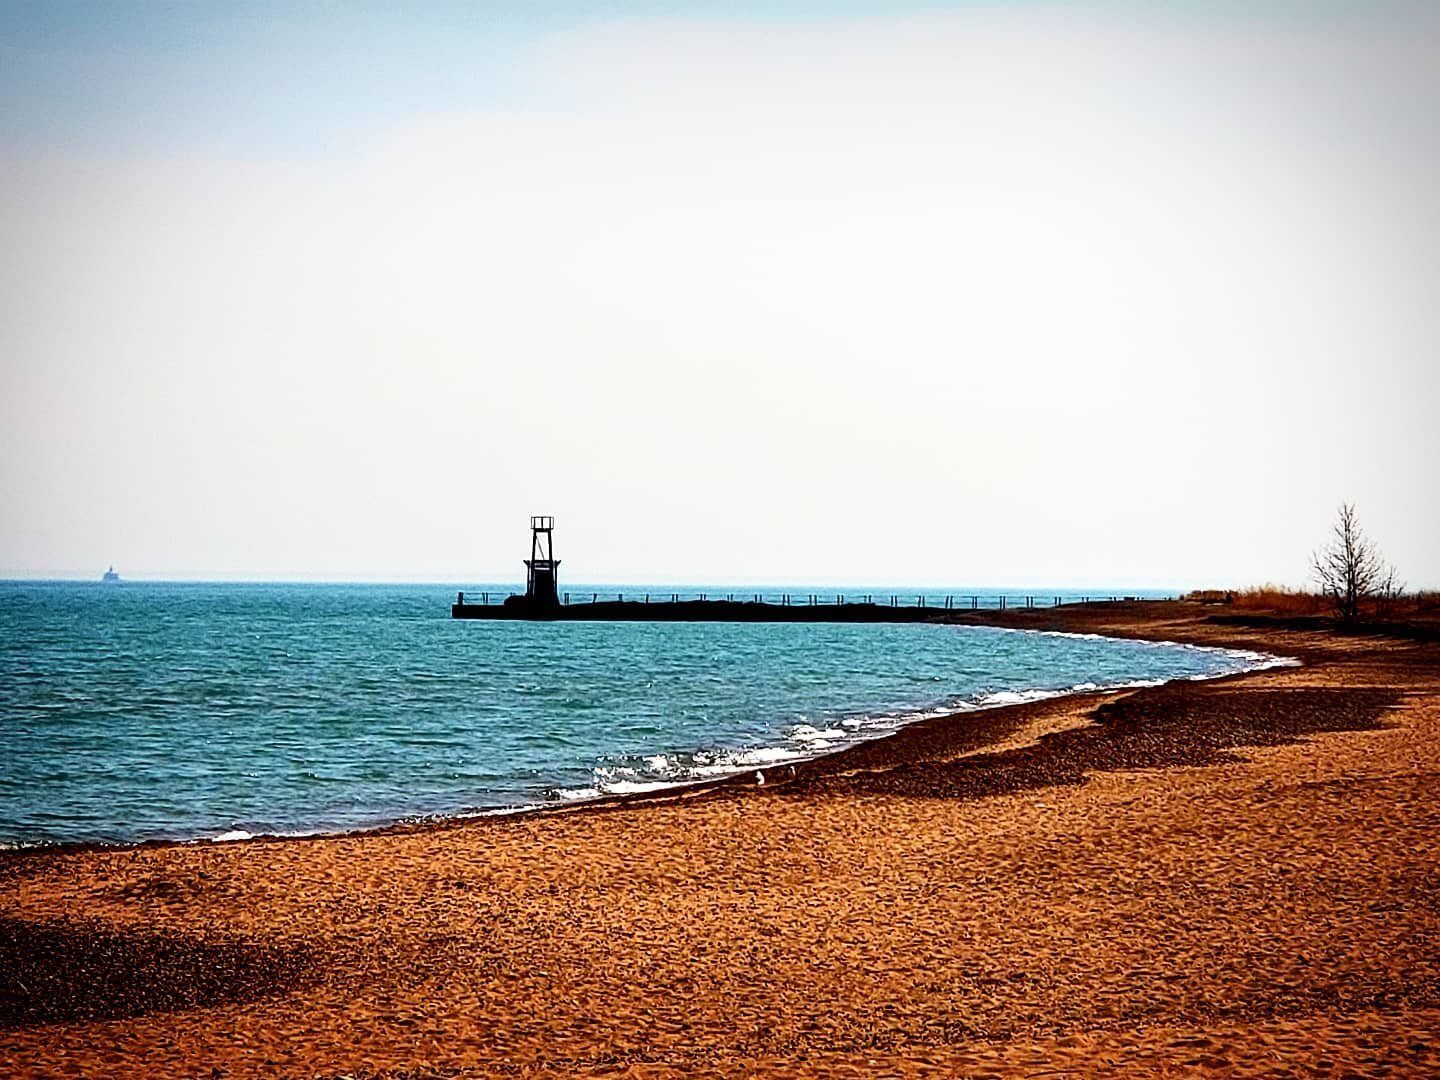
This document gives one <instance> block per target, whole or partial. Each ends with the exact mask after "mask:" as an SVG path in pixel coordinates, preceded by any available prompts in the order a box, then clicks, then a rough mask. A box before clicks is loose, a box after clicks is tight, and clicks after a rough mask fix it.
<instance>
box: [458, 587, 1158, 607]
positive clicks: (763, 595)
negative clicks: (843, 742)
mask: <svg viewBox="0 0 1440 1080" xmlns="http://www.w3.org/2000/svg"><path fill="white" fill-rule="evenodd" d="M511 595H513V594H512V593H509V592H495V591H480V592H461V593H460V594H459V597H458V599H457V603H458V604H460V605H461V606H466V607H468V606H475V607H488V606H491V605H500V604H504V603H505V600H506V598H507V597H509V596H511ZM1168 599H1171V597H1159V596H1124V595H1119V594H1115V595H1095V596H1079V595H1073V594H1066V595H1053V594H1052V595H1041V594H1017V595H1013V596H1012V595H999V594H986V593H828V592H827V593H788V592H618V591H617V592H610V591H604V592H595V591H590V592H578V591H569V592H562V593H561V594H560V603H561V606H563V607H579V606H585V605H589V604H612V603H627V602H628V603H636V604H680V603H695V602H707V601H715V602H721V601H723V602H725V603H730V604H750V603H753V604H770V605H775V606H779V607H842V606H846V605H856V604H865V605H870V606H875V607H904V608H934V609H937V610H944V611H982V610H984V611H1005V610H1008V609H1011V608H1037V607H1059V606H1061V605H1062V604H1087V605H1088V604H1097V603H1116V602H1119V601H1136V600H1168Z"/></svg>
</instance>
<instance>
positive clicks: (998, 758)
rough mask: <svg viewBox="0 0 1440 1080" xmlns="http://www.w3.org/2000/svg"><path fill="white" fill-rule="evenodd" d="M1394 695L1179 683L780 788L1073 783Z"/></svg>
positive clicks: (1204, 754) (1323, 719) (1280, 731)
mask: <svg viewBox="0 0 1440 1080" xmlns="http://www.w3.org/2000/svg"><path fill="white" fill-rule="evenodd" d="M1399 699H1400V694H1398V693H1396V692H1394V691H1391V690H1375V689H1355V688H1334V689H1329V688H1296V689H1278V690H1277V689H1254V690H1250V689H1241V688H1231V687H1223V686H1215V687H1213V688H1210V687H1202V686H1199V685H1197V684H1195V683H1178V684H1170V685H1167V686H1159V687H1155V688H1154V689H1147V690H1139V691H1136V692H1135V693H1133V694H1131V695H1129V696H1128V697H1125V698H1122V699H1121V700H1119V701H1114V702H1110V703H1108V704H1105V705H1102V706H1100V707H1099V708H1097V709H1095V710H1094V712H1092V713H1091V717H1092V718H1093V719H1094V721H1095V722H1094V723H1093V724H1091V725H1088V726H1086V727H1082V728H1076V729H1074V730H1070V731H1062V732H1057V733H1054V734H1051V735H1046V736H1044V737H1042V738H1041V739H1040V740H1038V741H1037V742H1036V743H1035V744H1033V745H1031V746H1025V747H1021V748H1019V749H1015V750H1007V751H1002V752H998V753H990V754H976V755H974V756H972V757H966V758H962V759H960V760H958V761H949V762H925V761H919V762H916V763H914V764H900V765H895V766H893V767H891V768H886V769H880V770H875V771H861V772H855V773H850V774H846V775H835V776H825V775H818V776H801V777H798V778H797V779H796V780H795V781H794V782H792V783H791V784H788V785H786V786H785V788H784V789H783V791H784V792H786V793H794V794H809V793H815V794H822V793H841V792H845V793H855V794H860V793H865V794H887V795H905V796H910V797H914V798H946V799H973V798H982V797H984V796H987V795H1003V794H1009V793H1012V792H1017V791H1027V790H1033V789H1036V788H1044V787H1051V786H1054V785H1057V784H1078V783H1081V782H1083V781H1084V779H1085V776H1086V774H1088V773H1092V772H1113V771H1120V770H1133V769H1157V768H1168V767H1173V766H1177V765H1216V764H1221V763H1224V762H1231V761H1239V760H1242V758H1241V757H1240V755H1238V754H1235V753H1233V751H1234V750H1235V749H1236V748H1238V747H1244V746H1279V745H1283V744H1286V743H1293V742H1297V741H1299V740H1301V739H1304V738H1305V737H1307V736H1309V735H1315V734H1319V733H1321V732H1327V731H1365V730H1370V729H1375V728H1379V727H1382V726H1384V725H1383V721H1382V717H1383V715H1384V713H1385V711H1386V710H1387V709H1389V708H1391V707H1392V706H1394V705H1395V704H1396V703H1397V702H1398V701H1399Z"/></svg>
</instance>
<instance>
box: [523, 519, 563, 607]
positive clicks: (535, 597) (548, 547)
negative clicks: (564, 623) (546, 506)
mask: <svg viewBox="0 0 1440 1080" xmlns="http://www.w3.org/2000/svg"><path fill="white" fill-rule="evenodd" d="M559 569H560V560H559V559H557V558H555V519H554V518H553V517H550V516H549V515H541V516H538V517H532V518H531V519H530V558H528V559H526V560H525V603H526V605H527V606H528V607H532V608H553V607H559V606H560V594H559V592H558V591H557V588H558V586H559V574H558V571H559Z"/></svg>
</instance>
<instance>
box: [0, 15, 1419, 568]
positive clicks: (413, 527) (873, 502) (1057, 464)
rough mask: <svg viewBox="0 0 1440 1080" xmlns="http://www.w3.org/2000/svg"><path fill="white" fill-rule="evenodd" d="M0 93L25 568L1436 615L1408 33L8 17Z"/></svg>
mask: <svg viewBox="0 0 1440 1080" xmlns="http://www.w3.org/2000/svg"><path fill="white" fill-rule="evenodd" d="M0 102H3V108H0V251H3V252H4V253H5V254H4V255H3V256H0V362H3V365H4V366H3V370H0V575H14V574H22V575H35V574H39V575H78V576H84V577H89V576H93V575H94V574H95V573H98V571H99V570H100V569H103V568H104V566H105V565H106V564H108V563H110V562H114V563H116V564H117V565H118V566H119V567H120V569H121V570H122V572H128V573H129V574H131V575H133V576H145V575H151V576H165V577H210V578H216V577H218V578H284V577H299V578H325V579H337V578H340V579H343V578H354V579H428V580H453V581H457V582H465V581H476V580H493V579H496V578H500V579H504V578H513V577H514V576H515V575H516V573H517V570H518V567H519V564H518V561H517V560H518V558H519V556H520V554H521V551H520V548H521V547H523V544H524V523H525V520H526V518H527V517H528V515H529V514H531V513H552V514H555V515H556V516H557V517H558V518H559V519H560V543H561V545H562V556H563V557H564V558H565V560H566V569H567V571H569V573H570V574H571V580H581V579H588V580H627V579H628V580H642V579H643V580H651V581H666V580H672V581H695V580H712V581H716V582H722V581H734V582H744V581H767V582H785V581H794V582H797V583H801V582H804V581H815V582H826V581H830V582H853V581H864V582H874V583H877V584H883V583H886V582H906V583H917V584H927V583H929V584H937V585H956V586H959V585H964V584H974V585H986V584H1005V585H1011V584H1016V585H1019V584H1034V585H1044V584H1056V585H1065V584H1076V585H1082V584H1083V585H1087V586H1091V585H1093V586H1100V585H1115V586H1123V585H1127V584H1129V585H1135V586H1141V585H1157V586H1168V585H1180V586H1183V585H1209V584H1216V585H1243V584H1247V583H1253V582H1263V581H1277V582H1281V583H1290V584H1299V583H1301V582H1303V580H1304V578H1305V573H1306V561H1307V556H1308V553H1309V551H1310V549H1311V548H1312V547H1313V546H1314V545H1315V544H1316V543H1317V542H1319V541H1320V540H1322V539H1323V537H1324V534H1325V530H1326V529H1327V527H1328V524H1329V520H1330V518H1331V516H1332V514H1333V511H1334V508H1335V506H1336V505H1337V504H1338V503H1339V502H1340V501H1341V500H1342V499H1348V500H1353V501H1355V502H1356V503H1358V504H1359V507H1360V512H1361V517H1362V521H1364V522H1365V524H1366V525H1367V526H1368V527H1369V528H1370V531H1371V532H1372V533H1373V534H1374V535H1375V537H1376V539H1378V540H1379V541H1380V542H1381V543H1382V545H1383V546H1384V548H1385V549H1386V550H1387V552H1389V553H1390V555H1391V556H1392V557H1393V558H1394V560H1395V562H1397V563H1398V564H1399V566H1400V570H1401V572H1402V574H1403V575H1404V576H1405V577H1406V578H1407V580H1409V581H1410V582H1411V584H1415V585H1430V586H1435V585H1440V495H1437V490H1440V485H1437V484H1436V483H1435V481H1434V475H1433V474H1434V466H1433V462H1435V461H1437V460H1440V434H1437V432H1440V424H1436V422H1435V417H1436V415H1437V408H1440V377H1437V361H1436V348H1437V341H1440V311H1437V306H1436V304H1435V303H1434V294H1435V282H1436V281H1437V280H1440V205H1437V196H1436V195H1435V192H1436V191H1437V190H1440V16H1437V11H1436V8H1435V7H1434V5H1421V4H1413V3H1386V4H1377V3H1371V4H1359V3H1340V2H1335V3H1325V4H1313V3H1298V2H1297V3H1288V4H1262V5H1257V4H1240V3H1234V4H1200V3H1179V2H1176V3H1168V4H1154V3H1150V4H1140V3H1131V4H1120V3H1101V4H1093V3H1092V4H1064V3H1048V4H1046V3H983V2H971V3H963V4H940V3H929V4H923V3H911V4H862V3H847V4H818V3H817V4H804V3H788V4H759V3H755V4H720V3H712V4H690V5H681V4H658V3H654V4H645V3H630V4H580V3H573V4H543V5H538V4H537V5H514V6H510V7H506V6H498V5H435V4H430V5H424V4H420V5H405V6H401V5H358V4H333V5H331V4H324V5H320V4H313V5H278V4H246V5H218V4H140V5H127V4H118V3H107V4H43V5H41V4H33V5H32V4H0ZM657 517H659V518H663V519H664V521H665V522H666V523H667V525H668V528H669V530H670V535H671V536H672V537H673V538H674V542H673V543H670V544H662V543H661V542H660V541H659V540H657V534H656V531H655V530H654V529H653V527H652V526H653V522H654V519H656V518H657ZM917 518H918V519H920V520H923V521H924V523H925V524H924V526H923V530H922V535H923V536H924V538H925V539H924V541H923V542H922V543H920V544H918V545H917V543H916V542H915V533H914V531H913V523H914V522H915V521H916V520H917ZM787 531H788V532H789V533H790V534H791V535H800V536H803V537H804V538H805V539H804V543H803V550H804V551H805V552H806V556H805V558H804V559H801V558H800V556H799V551H800V550H802V549H801V548H795V547H791V546H789V545H784V544H777V543H776V542H775V540H776V537H777V536H778V535H781V534H782V532H787ZM917 552H918V553H919V555H918V556H917V554H916V553H917Z"/></svg>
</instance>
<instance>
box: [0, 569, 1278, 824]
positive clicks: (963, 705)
mask: <svg viewBox="0 0 1440 1080" xmlns="http://www.w3.org/2000/svg"><path fill="white" fill-rule="evenodd" d="M574 588H576V589H578V590H580V591H582V592H584V591H589V590H590V588H591V587H589V586H576V587H574ZM618 588H619V589H621V590H623V591H625V592H626V593H627V594H637V595H638V594H641V593H643V592H645V591H647V587H646V586H644V585H635V586H622V587H618ZM482 589H490V590H492V591H494V592H497V593H499V592H504V591H505V588H504V587H503V586H495V585H491V586H474V587H467V589H466V592H467V596H468V595H472V591H473V593H474V594H478V593H479V592H480V591H481V590H482ZM648 589H649V590H650V591H653V592H654V593H655V594H656V596H657V598H658V596H659V595H661V594H664V595H669V594H670V593H671V592H674V591H676V590H675V587H674V586H653V587H648ZM602 591H608V592H612V593H613V592H615V591H617V587H616V586H607V587H604V589H603V590H602ZM684 591H686V592H695V591H704V590H700V589H696V588H695V587H687V589H686V590H684ZM708 591H709V592H710V595H711V596H720V595H725V594H727V593H729V592H735V591H737V590H736V589H734V588H732V587H716V588H713V589H711V590H708ZM749 591H755V590H749ZM772 591H773V590H772ZM795 591H797V592H802V591H803V593H804V594H806V595H808V594H810V593H815V592H817V590H815V589H814V588H813V587H810V588H806V589H804V590H795ZM841 591H842V592H846V593H847V595H854V594H860V593H863V592H867V591H868V592H873V593H881V592H882V590H879V589H871V590H865V589H862V588H856V589H852V590H841ZM893 591H894V590H883V592H884V593H885V594H886V595H887V597H888V594H889V593H890V592H893ZM956 592H957V594H958V593H959V590H956ZM819 593H820V595H821V596H822V597H823V596H832V595H833V591H831V590H819ZM967 595H968V594H967ZM1052 595H1054V593H1053V590H1052V591H1050V592H1047V593H1046V597H1047V601H1048V598H1049V597H1050V596H1052ZM910 596H911V600H912V602H913V596H914V590H910ZM453 598H454V592H453V591H452V590H451V589H450V588H449V587H447V586H423V585H420V586H417V585H252V584H224V585H216V584H159V583H155V584H152V583H133V582H131V583H124V584H121V585H100V584H98V583H96V584H82V583H63V582H4V583H0V740H3V752H0V844H6V845H13V844H30V843H47V842H61V841H102V842H124V841H135V840H143V839H151V838H206V837H208V838H219V837H226V836H239V835H242V834H258V833H303V832H314V831H334V830H347V829H357V828H366V827H373V826H377V825H381V824H385V823H388V822H394V821H397V820H404V819H410V818H417V817H425V816H429V815H453V814H468V813H476V812H486V811H492V810H498V809H502V808H513V807H525V806H534V805H545V804H553V803H556V802H560V801H565V800H574V799H583V798H587V797H593V796H595V795H598V794H601V793H605V792H622V791H635V790H644V789H647V788H650V787H660V786H665V785H672V784H677V783H684V782H687V781H694V780H699V779H705V778H709V777H714V776H719V775H724V774H726V773H733V772H739V771H750V770H754V769H755V768H757V767H766V766H771V765H775V764H780V763H783V762H785V761H790V760H795V759H796V758H800V757H805V756H810V755H814V754H816V753H822V752H824V751H826V750H830V749H834V748H836V747H839V746H842V745H845V744H846V743H849V742H853V741H855V740H858V739H864V738H874V737H877V736H880V735H883V734H885V733H887V732H889V731H893V730H894V729H895V728H896V727H897V726H899V725H901V724H904V723H906V722H909V721H911V720H913V719H916V718H918V717H921V716H925V715H932V714H934V713H937V712H943V711H954V710H964V709H970V708H976V707H981V706H984V705H987V704H997V703H1004V702H1009V701H1018V700H1024V699H1027V698H1033V697H1037V696H1043V695H1046V694H1050V693H1055V692H1063V691H1068V690H1073V689H1076V688H1089V687H1102V686H1116V685H1126V684H1136V683H1147V682H1154V681H1159V680H1166V679H1173V678H1185V677H1205V676H1213V675H1219V674H1224V673H1227V672H1232V671H1237V670H1241V669H1243V668H1246V667H1254V666H1258V665H1260V664H1263V663H1265V662H1266V658H1262V657H1258V656H1256V655H1255V654H1248V653H1241V652H1232V651H1224V650H1208V649H1199V648H1194V647H1189V646H1175V645H1155V644H1148V643H1141V642H1133V641H1116V640H1109V639H1099V638H1093V637H1076V636H1068V635H1052V634H1037V633H1023V632H1016V631H1005V630H997V629H989V628H976V627H957V626H932V625H890V626H887V625H838V624H836V625H827V624H817V625H804V624H724V623H669V624H661V623H583V622H577V623H524V622H485V621H452V620H451V619H450V617H449V605H450V603H451V601H452V600H453ZM877 598H878V597H877ZM958 603H959V601H957V604H958Z"/></svg>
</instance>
